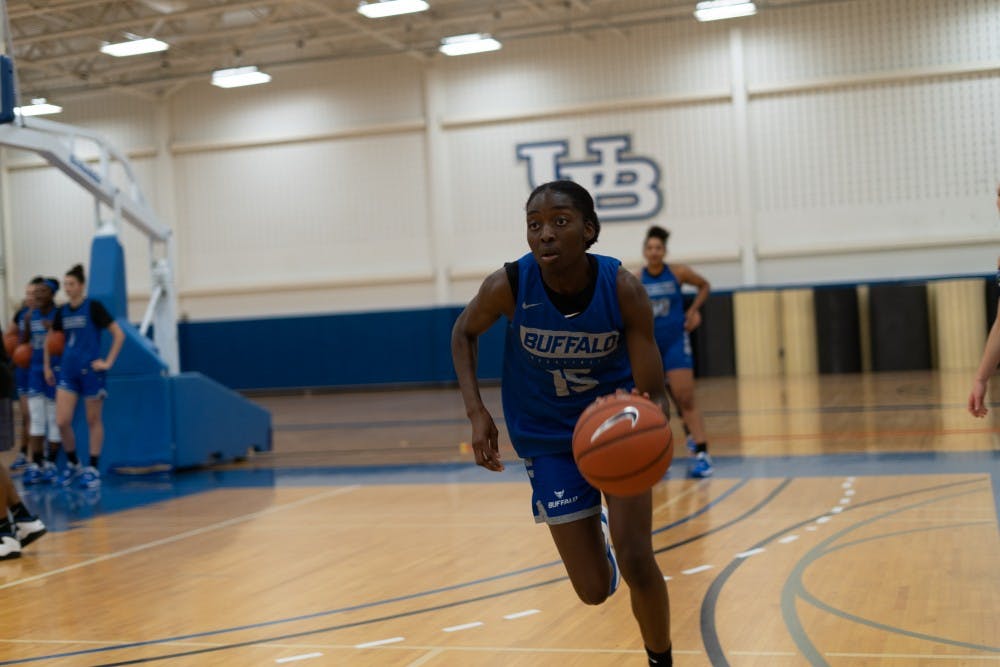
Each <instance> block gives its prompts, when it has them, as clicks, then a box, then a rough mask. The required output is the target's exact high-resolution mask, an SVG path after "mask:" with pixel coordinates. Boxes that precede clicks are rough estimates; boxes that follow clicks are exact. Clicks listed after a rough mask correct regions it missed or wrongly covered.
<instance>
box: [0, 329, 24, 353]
mask: <svg viewBox="0 0 1000 667" xmlns="http://www.w3.org/2000/svg"><path fill="white" fill-rule="evenodd" d="M20 342H21V334H20V333H18V332H17V331H8V332H7V333H5V334H4V335H3V349H5V350H6V351H7V356H8V357H9V356H11V355H12V354H14V349H15V348H16V347H17V344H18V343H20Z"/></svg>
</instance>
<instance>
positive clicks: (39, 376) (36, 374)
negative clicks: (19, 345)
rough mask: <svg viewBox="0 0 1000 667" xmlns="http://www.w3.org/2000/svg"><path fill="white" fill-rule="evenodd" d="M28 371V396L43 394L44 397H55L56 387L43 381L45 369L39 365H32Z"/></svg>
mask: <svg viewBox="0 0 1000 667" xmlns="http://www.w3.org/2000/svg"><path fill="white" fill-rule="evenodd" d="M27 371H28V391H27V395H28V396H44V397H45V398H55V397H56V388H55V387H53V386H52V385H50V384H49V383H48V382H46V381H45V369H44V368H42V367H41V366H34V365H32V366H31V367H29V368H28V369H27Z"/></svg>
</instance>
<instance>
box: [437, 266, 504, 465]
mask: <svg viewBox="0 0 1000 667" xmlns="http://www.w3.org/2000/svg"><path fill="white" fill-rule="evenodd" d="M501 315H506V316H507V317H513V315H514V295H513V293H512V292H511V289H510V283H509V282H508V281H507V273H506V271H504V270H503V269H500V270H499V271H496V272H495V273H493V274H492V275H490V276H489V277H488V278H486V280H484V281H483V284H482V286H481V287H480V288H479V293H478V294H476V296H474V297H473V298H472V301H470V302H469V305H468V306H466V307H465V310H463V311H462V314H461V315H459V316H458V320H456V321H455V326H454V328H453V329H452V330H451V358H452V362H453V363H454V364H455V375H456V376H457V377H458V387H459V390H460V391H461V392H462V401H463V402H464V403H465V413H466V414H467V415H468V416H469V421H471V422H472V450H473V452H475V455H476V464H478V465H481V466H483V467H484V468H487V469H489V470H495V471H501V470H503V463H501V462H500V447H499V443H498V437H499V432H498V431H497V427H496V423H495V422H494V421H493V416H492V415H491V414H490V412H489V410H487V409H486V405H485V404H484V403H483V398H482V396H481V395H480V393H479V378H478V377H476V366H477V361H478V358H479V337H480V336H481V335H482V334H484V333H485V332H486V331H487V330H488V329H489V328H490V327H491V326H493V323H494V322H496V321H497V320H498V319H500V316H501Z"/></svg>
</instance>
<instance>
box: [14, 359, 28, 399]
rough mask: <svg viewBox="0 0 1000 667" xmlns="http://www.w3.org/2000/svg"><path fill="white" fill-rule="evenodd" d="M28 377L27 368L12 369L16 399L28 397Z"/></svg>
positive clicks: (17, 367) (16, 367)
mask: <svg viewBox="0 0 1000 667" xmlns="http://www.w3.org/2000/svg"><path fill="white" fill-rule="evenodd" d="M28 375H29V371H28V369H27V368H21V367H19V366H15V367H14V386H15V387H16V388H17V397H18V398H21V397H22V396H27V395H28Z"/></svg>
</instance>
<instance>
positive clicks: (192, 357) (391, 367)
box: [177, 307, 506, 389]
mask: <svg viewBox="0 0 1000 667" xmlns="http://www.w3.org/2000/svg"><path fill="white" fill-rule="evenodd" d="M461 311H462V309H461V308H459V307H442V308H428V309H422V310H401V311H388V312H375V313H351V314H337V315H318V316H300V317H287V318H267V319H259V320H227V321H216V322H182V323H181V324H180V325H179V326H178V332H177V334H178V339H179V342H180V352H181V368H182V369H184V370H188V371H198V372H200V373H204V374H205V375H207V376H209V377H212V378H214V379H215V380H217V381H219V382H221V383H222V384H224V385H226V386H228V387H233V388H236V389H287V388H297V387H332V386H354V385H368V384H403V383H438V382H451V381H454V379H455V371H454V369H453V368H452V363H451V329H452V326H453V325H454V323H455V319H456V318H457V317H458V315H459V313H461ZM505 327H506V319H503V318H502V319H501V320H500V321H499V322H498V323H497V324H495V325H494V326H493V328H492V329H490V330H489V331H488V332H487V333H486V334H485V335H484V336H482V337H481V338H480V346H479V376H480V377H482V378H499V377H500V369H501V363H502V358H503V332H504V328H505Z"/></svg>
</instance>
